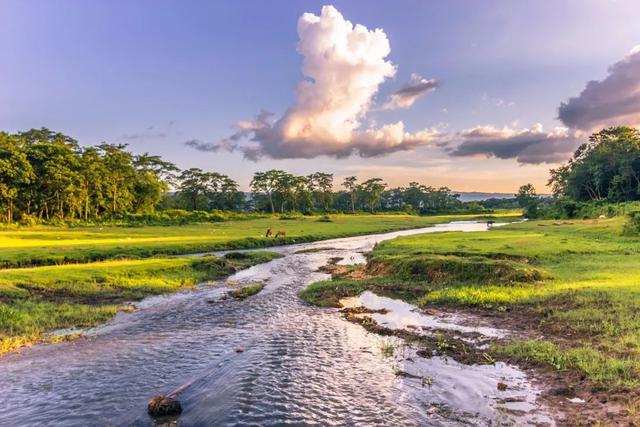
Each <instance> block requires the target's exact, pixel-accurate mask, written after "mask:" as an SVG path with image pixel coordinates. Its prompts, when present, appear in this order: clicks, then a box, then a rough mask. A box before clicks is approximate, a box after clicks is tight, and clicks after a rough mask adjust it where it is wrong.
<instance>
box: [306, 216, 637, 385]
mask: <svg viewBox="0 0 640 427" xmlns="http://www.w3.org/2000/svg"><path fill="white" fill-rule="evenodd" d="M625 221H626V218H624V217H616V218H612V219H597V220H572V221H530V222H525V223H517V224H511V225H508V226H504V227H496V228H494V229H493V230H491V231H490V232H476V233H456V232H448V233H436V234H422V235H413V236H407V237H401V238H397V239H394V240H391V241H387V242H383V243H382V244H380V245H378V246H377V247H376V249H375V250H374V251H373V253H372V254H371V256H370V258H369V262H368V264H367V266H366V267H364V269H363V270H362V271H360V272H359V274H358V275H355V274H351V273H346V274H343V275H342V276H340V277H336V278H334V280H332V281H325V282H319V283H316V284H313V285H311V286H310V287H308V288H307V289H305V290H304V291H303V293H302V297H303V298H304V299H305V300H307V301H309V302H311V303H315V304H318V305H325V306H331V305H333V306H335V305H337V303H338V300H339V298H341V297H344V296H349V295H355V294H358V293H360V292H362V291H364V290H366V289H371V290H374V291H377V292H382V293H388V294H393V295H396V296H399V297H401V298H403V299H405V300H409V301H411V302H413V303H416V304H418V305H419V306H422V307H429V306H453V307H473V308H476V309H480V310H487V311H492V312H496V313H504V314H505V317H504V322H505V324H506V327H508V326H509V322H510V319H511V320H512V326H513V325H517V324H518V323H516V322H518V321H519V322H521V323H520V325H523V324H524V325H527V327H530V328H532V329H533V330H534V331H535V332H536V336H539V337H544V338H536V339H525V340H516V341H512V342H509V343H506V344H505V343H502V344H498V345H496V346H494V348H493V352H494V354H495V355H496V356H497V357H502V358H503V359H508V360H512V361H516V362H521V363H529V364H531V363H533V364H537V365H543V366H546V367H550V368H552V369H557V370H569V371H574V372H578V373H581V374H582V375H586V376H587V377H588V378H589V379H590V380H591V381H592V383H593V384H594V385H595V386H596V387H613V388H622V389H627V388H628V389H631V388H637V387H638V386H639V385H640V268H638V267H639V266H640V238H638V237H637V236H636V237H634V236H626V235H624V233H623V227H624V223H625Z"/></svg>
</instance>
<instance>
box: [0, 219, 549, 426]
mask: <svg viewBox="0 0 640 427" xmlns="http://www.w3.org/2000/svg"><path fill="white" fill-rule="evenodd" d="M481 230H486V225H485V224H483V223H473V222H454V223H450V224H443V225H438V226H436V227H432V228H424V229H418V230H408V231H400V232H394V233H387V234H379V235H369V236H362V237H352V238H344V239H335V240H328V241H323V242H315V243H309V244H301V245H293V246H288V247H281V248H276V249H275V250H278V251H280V252H282V254H283V255H284V257H283V258H280V259H277V260H274V261H271V262H269V263H266V264H261V265H258V266H254V267H252V268H249V269H247V270H243V271H240V272H238V273H237V274H235V275H234V276H232V277H231V278H230V279H229V280H230V281H233V282H239V283H250V282H256V281H262V282H264V283H265V284H266V287H265V289H264V290H263V291H262V292H261V293H259V294H257V295H256V296H253V297H250V298H248V299H246V300H244V301H237V300H234V299H224V298H222V296H223V295H224V294H225V293H226V289H225V286H226V283H225V282H224V281H223V282H217V283H210V284H203V285H202V286H200V287H199V288H198V289H197V290H195V291H188V292H182V293H178V294H173V295H169V296H161V297H151V298H148V299H146V300H144V301H142V302H141V303H140V304H139V305H138V306H139V309H138V310H136V311H135V312H133V313H120V314H118V316H117V317H116V318H115V319H114V320H113V321H112V322H110V323H109V324H108V325H106V326H103V327H100V328H96V329H93V330H90V331H87V333H86V334H85V336H84V337H83V338H81V339H79V340H77V341H74V342H65V343H59V344H51V345H38V346H34V347H31V348H27V349H24V350H22V351H21V352H20V353H14V354H9V355H7V356H4V357H2V358H0V392H1V393H0V396H1V400H2V403H1V404H0V425H1V426H31V425H34V426H40V425H48V426H49V425H50V426H107V425H113V426H150V425H154V423H155V421H154V420H152V419H150V418H149V417H148V416H147V414H146V403H147V400H148V399H149V398H150V397H152V396H154V395H157V394H167V393H170V392H171V391H173V390H174V389H176V388H178V387H179V386H181V385H185V384H187V386H186V387H185V388H184V390H183V391H182V392H181V393H180V395H179V400H180V401H181V403H182V406H183V413H182V415H181V416H180V417H179V419H178V422H177V423H178V425H180V426H211V425H385V426H400V425H434V426H439V425H443V426H452V425H456V426H457V425H502V424H503V423H506V424H509V423H516V424H518V425H523V424H527V423H534V422H540V421H542V422H545V421H549V419H548V418H547V417H546V415H545V411H544V408H541V407H539V406H538V405H537V404H536V403H535V397H536V394H537V393H538V392H537V390H536V389H535V388H534V387H533V386H532V385H531V384H530V383H529V382H528V381H527V379H526V377H525V375H524V374H523V373H522V372H521V371H519V370H518V369H516V368H514V367H511V366H507V365H505V364H502V363H497V364H495V365H483V366H465V365H460V364H457V363H456V362H454V361H453V360H447V359H443V358H438V357H436V358H431V359H421V358H419V357H416V356H415V351H414V350H413V349H411V348H409V347H406V346H402V343H399V342H396V341H397V339H394V338H388V337H386V338H383V337H379V336H376V335H373V334H369V333H367V332H365V330H364V329H363V328H362V327H361V326H359V325H356V324H353V323H350V322H348V321H346V320H344V319H342V318H341V316H340V314H339V313H338V311H337V310H336V309H321V308H317V307H312V306H309V305H307V304H305V303H303V302H302V301H301V300H300V299H299V298H298V296H297V294H298V292H299V291H300V290H301V289H302V288H304V287H305V286H307V285H308V284H310V283H312V282H315V281H318V280H322V279H326V278H327V277H328V275H326V274H325V273H321V272H318V271H317V270H318V268H319V267H321V266H323V265H325V264H327V262H328V261H329V260H330V259H331V258H333V257H341V258H343V261H341V263H361V262H364V253H366V252H368V251H370V250H371V249H372V248H373V246H374V245H375V244H376V243H377V242H380V241H382V240H387V239H391V238H394V237H397V236H402V235H409V234H415V233H432V232H442V231H481ZM309 249H312V250H316V251H311V252H309V251H308V250H309ZM301 251H302V252H301ZM227 283H228V282H227ZM372 298H374V299H375V295H374V296H373V297H371V296H370V295H369V300H371V299H372ZM369 303H375V301H373V302H372V301H369ZM377 303H380V301H378V302H377ZM383 303H384V301H383ZM391 303H393V301H391ZM398 304H401V303H399V302H396V304H395V305H396V306H398ZM402 304H404V303H402ZM393 307H394V306H393V304H392V307H390V308H391V310H392V311H391V312H390V313H391V314H390V315H392V314H393V310H394V308H393ZM397 310H400V311H397V312H396V313H397V316H396V318H395V320H394V319H393V318H391V317H390V318H389V320H390V321H394V322H396V323H398V317H402V318H404V317H406V316H407V311H406V307H404V309H403V310H405V311H401V309H400V308H398V309H397ZM409 311H410V312H411V314H410V315H409V316H410V317H411V318H412V319H410V320H411V321H417V323H419V324H420V323H421V322H420V321H419V319H418V320H416V319H415V317H416V316H422V314H419V313H418V314H416V312H415V311H411V310H409ZM403 313H404V314H403ZM405 320H406V319H405ZM399 323H400V324H402V321H400V322H399ZM428 324H429V322H428V321H425V322H424V325H428ZM394 340H396V341H394ZM385 342H390V343H391V344H392V345H394V346H395V348H396V351H395V352H394V355H393V356H390V357H389V355H388V354H387V355H386V356H385V354H384V352H383V351H382V349H383V344H384V343H385ZM400 371H402V372H408V373H410V374H411V375H398V372H400ZM498 383H504V384H507V385H508V389H507V390H506V391H500V390H498V388H497V384H498Z"/></svg>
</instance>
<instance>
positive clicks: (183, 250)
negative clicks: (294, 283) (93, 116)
mask: <svg viewBox="0 0 640 427" xmlns="http://www.w3.org/2000/svg"><path fill="white" fill-rule="evenodd" d="M517 215H518V213H517V212H504V213H501V214H499V215H498V216H502V217H503V218H505V219H513V218H516V217H517ZM474 217H476V216H471V215H457V216H431V217H419V216H411V215H332V216H331V217H302V216H292V217H268V218H252V219H245V220H231V221H225V222H219V223H213V224H199V225H184V226H139V227H117V226H104V227H79V228H67V227H45V226H38V227H32V228H6V229H4V230H3V231H1V232H0V268H3V269H0V353H3V352H7V351H11V350H14V349H16V348H19V347H21V346H23V345H26V344H30V343H33V342H36V341H42V340H48V341H51V340H60V339H66V338H65V336H59V335H56V336H51V335H50V334H48V333H49V332H50V331H53V330H56V329H66V328H71V329H73V328H86V327H91V326H95V325H98V324H100V323H102V322H105V321H108V320H109V319H111V318H112V317H113V316H114V315H115V314H116V313H117V312H118V311H119V310H123V309H127V307H130V306H128V305H126V304H125V303H126V302H128V301H135V300H139V299H141V298H143V297H145V296H148V295H157V294H162V293H167V292H174V291H177V290H181V289H185V288H189V287H191V286H193V285H194V284H196V283H199V282H202V281H205V280H210V279H219V278H222V277H225V276H227V275H229V274H231V273H233V272H234V271H235V270H236V269H237V268H243V267H246V266H248V265H252V264H256V263H259V262H264V261H268V260H270V259H272V258H273V257H274V256H276V255H275V254H273V253H268V252H259V253H253V254H241V253H238V252H236V253H231V254H227V255H226V256H225V257H213V256H207V257H185V258H166V257H165V258H155V257H156V256H163V255H164V256H166V255H174V254H189V253H197V252H207V251H212V250H221V249H233V248H255V247H267V246H271V245H276V244H287V243H294V242H304V241H312V240H319V239H327V238H335V237H344V236H352V235H359V234H368V233H376V232H386V231H392V230H398V229H407V228H416V227H426V226H430V225H432V224H436V223H441V222H446V221H450V220H453V219H469V218H474ZM270 227H271V228H272V229H274V230H275V231H277V230H281V229H282V230H286V232H287V237H286V238H279V239H274V238H271V239H267V238H265V237H264V233H265V231H266V229H267V228H270ZM19 267H20V268H19ZM260 290H261V287H260V286H259V285H254V286H249V287H245V288H241V289H238V290H236V291H235V292H237V297H238V298H246V297H248V296H250V295H253V294H255V293H257V292H259V291H260Z"/></svg>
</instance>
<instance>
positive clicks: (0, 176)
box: [0, 132, 34, 222]
mask: <svg viewBox="0 0 640 427" xmlns="http://www.w3.org/2000/svg"><path fill="white" fill-rule="evenodd" d="M33 178H34V175H33V169H32V168H31V164H30V163H29V161H28V160H27V155H26V153H25V151H24V146H23V144H22V141H21V140H20V138H18V137H16V136H11V135H9V134H7V133H5V132H0V199H1V200H2V202H3V205H4V207H5V210H6V218H7V222H12V221H13V213H14V211H13V207H14V202H15V199H16V198H17V196H18V193H19V191H20V189H21V187H22V186H24V185H26V184H29V183H30V182H31V180H32V179H33Z"/></svg>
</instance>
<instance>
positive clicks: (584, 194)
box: [549, 126, 640, 202]
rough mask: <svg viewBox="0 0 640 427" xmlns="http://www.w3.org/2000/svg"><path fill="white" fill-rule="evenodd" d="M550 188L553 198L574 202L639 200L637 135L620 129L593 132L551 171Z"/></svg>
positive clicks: (638, 148) (634, 132)
mask: <svg viewBox="0 0 640 427" xmlns="http://www.w3.org/2000/svg"><path fill="white" fill-rule="evenodd" d="M549 185H551V188H552V191H553V193H554V195H555V196H558V197H562V196H566V197H569V198H572V199H574V200H577V201H590V200H607V201H609V202H621V201H629V200H640V132H639V131H638V130H637V129H633V128H630V127H624V126H621V127H612V128H608V129H603V130H601V131H600V132H597V133H594V134H593V135H591V136H590V137H589V141H588V142H587V143H584V144H582V145H580V147H578V149H577V150H576V152H575V153H574V155H573V158H571V159H570V160H569V162H568V163H567V164H565V165H563V166H561V167H560V168H558V169H553V170H551V178H550V180H549Z"/></svg>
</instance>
